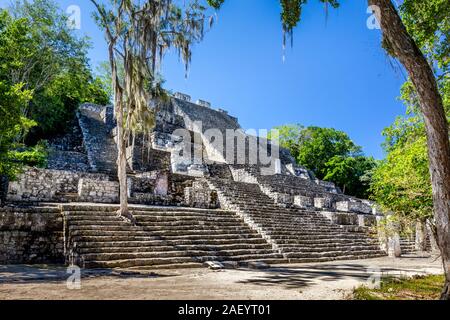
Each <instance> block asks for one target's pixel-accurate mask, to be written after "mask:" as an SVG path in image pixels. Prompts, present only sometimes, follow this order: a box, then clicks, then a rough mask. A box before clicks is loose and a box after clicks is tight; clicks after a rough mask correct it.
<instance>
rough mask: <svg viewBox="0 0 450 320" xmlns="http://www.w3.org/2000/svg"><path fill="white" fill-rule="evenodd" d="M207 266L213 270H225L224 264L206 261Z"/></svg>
mask: <svg viewBox="0 0 450 320" xmlns="http://www.w3.org/2000/svg"><path fill="white" fill-rule="evenodd" d="M205 265H206V266H207V267H208V268H210V269H212V270H219V269H224V266H223V264H221V263H220V262H217V261H206V262H205Z"/></svg>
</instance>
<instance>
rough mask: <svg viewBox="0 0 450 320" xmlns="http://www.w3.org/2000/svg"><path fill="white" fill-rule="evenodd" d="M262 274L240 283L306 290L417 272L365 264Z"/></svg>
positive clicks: (289, 269)
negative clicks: (376, 267) (372, 277)
mask: <svg viewBox="0 0 450 320" xmlns="http://www.w3.org/2000/svg"><path fill="white" fill-rule="evenodd" d="M258 271H259V272H260V273H261V274H260V275H258V276H256V277H253V278H250V279H246V280H241V281H239V282H238V283H242V284H256V285H260V286H283V287H284V288H287V289H292V288H297V289H298V288H300V289H301V288H306V287H310V286H312V285H315V284H317V283H318V282H317V281H325V282H334V281H339V280H359V281H366V280H369V279H370V277H371V276H373V275H376V274H379V275H387V274H393V273H395V274H399V273H400V274H401V273H405V274H406V273H408V272H417V270H414V269H408V268H402V267H399V268H390V267H380V268H379V269H376V270H375V269H373V268H370V266H368V265H363V264H354V263H351V264H345V263H344V264H340V265H316V266H313V267H309V266H305V267H300V266H299V267H297V266H295V267H275V268H268V269H263V270H258Z"/></svg>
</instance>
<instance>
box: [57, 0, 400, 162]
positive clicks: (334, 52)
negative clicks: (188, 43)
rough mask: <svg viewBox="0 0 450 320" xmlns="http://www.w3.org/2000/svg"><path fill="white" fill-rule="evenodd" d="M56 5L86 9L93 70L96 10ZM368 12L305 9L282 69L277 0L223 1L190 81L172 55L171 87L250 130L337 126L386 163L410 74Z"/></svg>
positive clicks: (356, 2) (98, 42) (359, 1)
mask: <svg viewBox="0 0 450 320" xmlns="http://www.w3.org/2000/svg"><path fill="white" fill-rule="evenodd" d="M59 3H60V4H61V6H62V7H63V8H64V9H65V8H67V7H68V6H69V5H78V6H79V7H80V8H81V26H82V29H81V32H82V33H83V34H86V35H88V36H89V37H91V39H92V42H93V48H92V50H91V51H90V53H89V55H90V58H91V64H92V66H93V68H95V66H96V65H97V64H98V63H99V62H101V61H104V60H106V59H107V55H106V54H107V52H106V44H105V42H104V39H103V34H102V32H101V31H100V30H99V29H98V27H97V26H96V25H95V24H94V22H93V21H92V18H91V12H92V11H93V9H94V8H93V6H92V5H91V4H90V1H89V0H62V1H59ZM366 11H367V2H366V1H364V0H346V1H342V4H341V7H340V8H339V9H337V10H331V9H330V12H329V16H328V19H325V11H324V7H323V4H321V3H319V1H309V2H308V4H307V5H306V6H305V8H304V11H303V16H302V21H301V23H300V24H299V26H298V27H297V28H296V30H295V33H294V47H293V48H292V49H291V48H290V47H289V46H288V47H287V49H286V59H285V62H284V63H283V61H282V32H281V25H280V6H279V0H226V1H225V5H224V6H223V8H222V10H221V11H220V12H218V21H217V22H216V24H215V25H214V27H213V28H212V30H210V31H209V32H208V33H207V34H206V36H205V39H204V41H203V42H201V43H200V44H197V45H196V46H195V47H194V49H193V59H192V64H191V67H190V72H189V77H188V78H187V79H186V78H185V76H184V66H183V64H182V63H181V62H180V61H179V59H178V57H176V55H174V54H169V55H168V56H167V57H166V60H165V63H164V66H163V75H164V78H165V79H166V85H165V87H166V88H167V89H171V90H173V91H181V92H185V93H188V94H190V95H191V96H192V97H193V99H194V100H196V99H199V98H200V99H204V100H207V101H210V102H211V103H212V105H213V107H216V108H223V109H226V110H228V111H229V112H230V114H232V115H234V116H237V117H238V118H239V121H240V124H241V125H242V126H243V127H244V128H254V129H270V128H271V127H273V126H276V125H281V124H287V123H300V124H303V125H316V126H323V127H334V128H336V129H339V130H343V131H345V132H347V133H348V134H349V135H350V137H351V138H352V139H353V140H354V141H355V143H357V144H359V145H361V146H363V149H364V151H365V153H366V154H367V155H372V156H374V157H376V158H382V157H383V152H382V149H381V147H380V144H381V142H382V141H383V137H382V135H381V131H382V130H383V128H385V127H386V126H388V125H390V124H391V123H392V122H393V120H394V119H395V117H396V116H397V115H401V114H403V113H404V110H405V108H404V106H403V105H402V103H401V102H400V101H398V99H397V97H398V96H399V90H400V87H401V85H402V83H403V82H404V80H405V78H404V77H405V76H404V74H403V72H402V71H401V70H400V69H399V67H398V66H397V65H396V64H395V63H393V61H391V60H390V59H389V58H388V57H387V56H386V54H385V52H384V51H383V50H382V49H381V47H380V39H381V35H380V32H379V31H378V30H369V29H368V28H367V26H366V21H367V19H368V17H369V14H367V13H366ZM393 65H394V66H393Z"/></svg>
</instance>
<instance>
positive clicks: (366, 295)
mask: <svg viewBox="0 0 450 320" xmlns="http://www.w3.org/2000/svg"><path fill="white" fill-rule="evenodd" d="M444 282H445V277H444V275H426V276H422V275H417V276H413V277H400V278H396V277H392V276H389V277H383V278H382V279H381V283H380V288H369V287H367V286H360V287H358V288H355V289H354V290H353V296H352V298H353V299H354V300H437V299H439V296H440V294H441V292H442V286H443V284H444Z"/></svg>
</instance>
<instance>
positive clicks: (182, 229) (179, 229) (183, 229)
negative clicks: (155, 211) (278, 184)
mask: <svg viewBox="0 0 450 320" xmlns="http://www.w3.org/2000/svg"><path fill="white" fill-rule="evenodd" d="M69 230H70V231H100V232H105V231H106V232H116V231H126V232H133V233H136V234H141V233H142V232H157V233H158V234H176V233H189V234H197V233H202V232H205V231H210V232H213V233H218V232H225V233H229V232H253V231H252V230H251V229H250V228H249V227H248V226H246V225H244V224H241V225H231V226H218V225H202V224H198V225H195V226H183V225H181V226H171V227H169V228H167V227H165V226H154V225H153V226H139V225H138V226H131V225H122V226H121V225H115V226H111V225H97V224H93V225H70V226H69Z"/></svg>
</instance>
